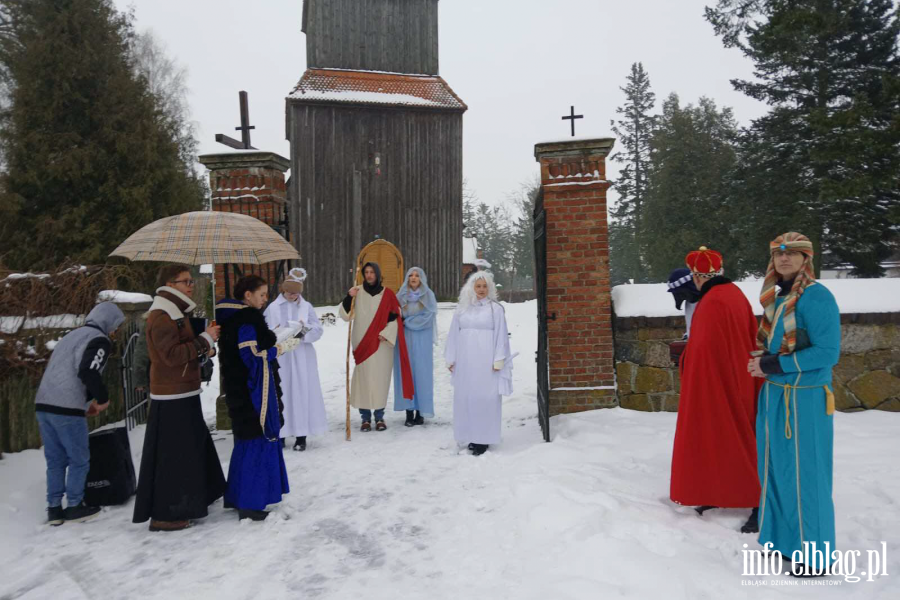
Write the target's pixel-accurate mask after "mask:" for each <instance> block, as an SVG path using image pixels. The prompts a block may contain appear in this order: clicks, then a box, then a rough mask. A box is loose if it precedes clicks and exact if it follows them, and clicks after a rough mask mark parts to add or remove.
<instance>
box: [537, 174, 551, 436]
mask: <svg viewBox="0 0 900 600" xmlns="http://www.w3.org/2000/svg"><path fill="white" fill-rule="evenodd" d="M546 224H547V220H546V216H545V214H544V189H543V188H541V190H540V192H538V197H537V199H536V200H535V203H534V285H535V292H536V295H537V319H538V343H537V352H536V353H535V362H537V401H538V420H539V421H540V423H541V433H543V435H544V441H545V442H549V441H550V361H549V357H548V354H547V229H546Z"/></svg>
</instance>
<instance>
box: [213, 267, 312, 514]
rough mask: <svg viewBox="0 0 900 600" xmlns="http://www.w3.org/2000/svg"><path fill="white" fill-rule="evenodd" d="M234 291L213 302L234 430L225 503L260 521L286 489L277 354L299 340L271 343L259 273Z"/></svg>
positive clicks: (241, 281)
mask: <svg viewBox="0 0 900 600" xmlns="http://www.w3.org/2000/svg"><path fill="white" fill-rule="evenodd" d="M234 295H235V297H236V298H238V299H237V300H232V299H226V300H221V301H219V302H218V303H217V304H216V321H217V322H218V323H219V324H220V325H221V326H222V337H221V338H220V339H219V350H220V354H219V363H220V365H221V367H222V374H223V382H222V383H223V387H224V390H223V391H224V392H225V401H226V403H227V405H228V414H229V415H230V416H231V429H232V432H233V433H234V450H233V451H232V453H231V463H230V464H229V466H228V489H227V490H226V491H225V508H236V509H237V510H238V518H240V519H252V520H254V521H262V520H263V519H265V518H266V517H267V516H268V514H269V513H267V512H266V511H265V508H266V506H268V505H269V504H276V503H278V502H281V496H282V494H287V493H288V492H289V491H290V489H289V487H288V479H287V469H285V466H284V455H283V453H282V444H281V439H280V437H279V431H280V430H281V427H282V425H283V424H284V421H283V420H282V416H281V413H282V409H283V405H282V403H281V398H280V396H281V394H280V386H279V378H278V360H277V358H278V356H279V355H280V354H282V353H283V352H286V351H288V350H289V349H292V348H294V347H296V346H297V344H298V343H299V340H297V339H295V338H290V339H289V340H287V341H285V342H282V343H281V344H276V336H275V334H274V333H273V332H272V331H271V330H270V329H269V327H268V325H267V324H266V319H265V317H264V316H263V313H262V309H263V308H264V307H265V305H266V302H267V300H268V285H267V284H266V281H265V280H264V279H262V278H261V277H258V276H256V275H248V276H246V277H242V278H241V279H239V280H238V281H237V283H236V284H235V286H234Z"/></svg>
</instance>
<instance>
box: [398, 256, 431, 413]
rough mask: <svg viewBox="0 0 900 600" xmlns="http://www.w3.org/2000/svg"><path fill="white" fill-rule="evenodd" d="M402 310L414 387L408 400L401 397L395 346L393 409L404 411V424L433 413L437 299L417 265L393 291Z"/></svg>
mask: <svg viewBox="0 0 900 600" xmlns="http://www.w3.org/2000/svg"><path fill="white" fill-rule="evenodd" d="M397 300H398V301H399V302H400V308H401V310H402V311H403V333H404V335H405V336H406V348H407V350H408V351H409V362H410V366H411V367H412V376H413V385H414V388H415V390H416V392H415V394H414V395H413V399H412V400H406V399H405V398H403V393H402V389H401V388H402V386H401V385H400V360H399V358H398V356H397V353H398V352H399V350H397V349H395V350H394V353H395V355H394V410H395V411H400V410H405V411H406V423H404V424H405V425H406V426H407V427H412V426H413V425H422V424H423V423H425V417H428V418H431V417H433V416H434V345H435V344H436V343H437V300H436V299H435V297H434V292H432V291H431V290H430V289H429V288H428V277H427V276H426V275H425V271H423V270H422V269H421V268H420V267H413V268H411V269H410V270H409V271H407V272H406V278H405V279H404V280H403V285H402V286H400V290H399V291H398V292H397Z"/></svg>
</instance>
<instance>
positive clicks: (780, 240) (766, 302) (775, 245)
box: [756, 231, 816, 354]
mask: <svg viewBox="0 0 900 600" xmlns="http://www.w3.org/2000/svg"><path fill="white" fill-rule="evenodd" d="M791 250H794V251H796V252H802V253H803V255H804V259H803V266H802V267H800V272H799V273H797V277H796V278H795V279H794V285H793V287H791V291H790V293H789V294H788V296H787V298H786V299H785V301H784V308H783V309H782V311H783V315H782V321H783V322H784V338H783V339H782V341H781V349H780V350H779V354H790V353H791V352H793V351H794V347H795V346H796V344H797V320H796V316H795V314H794V311H795V310H796V308H797V301H798V300H799V299H800V296H802V295H803V291H804V290H805V289H806V288H807V287H809V285H810V284H812V283H813V282H815V280H816V273H815V271H814V270H813V245H812V242H811V241H809V238H808V237H806V236H805V235H803V234H801V233H797V232H796V231H789V232H787V233H785V234H782V235H779V236H778V237H777V238H775V239H774V240H772V241H771V242H769V268H768V269H766V279H765V280H764V281H763V287H762V292H760V294H759V303H760V304H762V306H763V310H764V311H765V312H764V314H763V318H762V321H760V324H759V331H758V332H757V334H756V338H757V341H758V342H759V345H760V347H762V348H763V349H766V348H768V344H769V336H770V335H771V333H772V323H773V322H774V321H775V298H776V296H777V295H778V291H777V290H776V284H777V283H778V279H779V275H778V272H777V271H776V270H775V252H777V251H791Z"/></svg>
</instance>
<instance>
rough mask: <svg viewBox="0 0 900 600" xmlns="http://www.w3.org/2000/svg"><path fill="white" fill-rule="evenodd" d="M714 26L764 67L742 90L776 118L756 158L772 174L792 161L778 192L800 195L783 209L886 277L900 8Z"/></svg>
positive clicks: (819, 0)
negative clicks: (775, 161)
mask: <svg viewBox="0 0 900 600" xmlns="http://www.w3.org/2000/svg"><path fill="white" fill-rule="evenodd" d="M706 17H707V19H708V20H709V21H710V22H711V23H712V25H713V27H714V28H715V31H716V33H717V34H718V35H720V36H722V39H723V42H724V44H725V45H726V46H727V47H736V48H739V49H740V50H741V51H742V52H743V53H744V54H745V55H746V56H747V57H749V58H750V59H751V60H752V61H753V62H754V65H755V73H754V74H755V76H756V81H742V80H735V81H733V82H732V83H733V85H734V86H735V88H736V89H738V90H740V91H742V92H744V93H745V94H747V95H749V96H751V97H753V98H757V99H759V100H763V101H765V102H767V103H768V104H770V105H772V106H773V110H772V112H771V113H770V114H769V115H767V116H766V117H764V118H762V119H759V120H757V121H755V122H754V123H753V125H752V127H751V129H752V131H751V132H749V137H748V140H755V141H756V142H757V143H760V144H766V145H768V146H769V148H755V149H752V150H750V149H749V148H747V150H748V151H750V153H751V154H752V155H753V156H756V157H757V158H762V163H764V164H765V163H768V164H771V163H772V159H771V157H774V156H780V157H781V158H782V159H784V160H789V161H790V162H789V163H782V164H781V165H780V167H779V169H778V171H777V172H776V174H778V175H779V176H783V177H784V178H785V180H784V181H780V182H779V185H778V186H776V190H774V191H790V192H791V193H793V194H795V195H792V196H788V195H785V196H775V197H773V198H772V199H771V200H772V203H775V204H779V205H781V204H787V205H790V206H791V208H792V209H793V210H791V211H790V212H791V213H792V214H794V215H795V216H796V223H799V224H802V225H804V226H807V227H813V228H814V229H813V230H810V231H806V232H805V233H807V235H809V236H810V237H811V238H812V239H813V241H814V243H816V246H817V249H821V245H820V244H819V243H818V242H819V241H820V240H821V242H822V244H824V245H825V246H826V247H827V248H828V250H830V251H831V252H832V253H833V254H835V255H836V256H837V257H839V258H840V259H841V260H843V261H846V262H849V263H850V264H852V265H853V266H854V273H855V274H857V275H860V276H864V277H872V276H881V275H882V274H883V269H882V268H881V267H880V266H879V263H880V262H881V261H882V260H883V259H885V258H886V257H888V256H889V255H890V254H891V253H892V252H893V251H894V248H896V243H897V232H898V229H900V228H898V224H900V220H898V213H900V177H898V173H900V56H898V46H897V40H898V35H900V13H898V8H897V7H896V6H895V5H894V3H893V1H892V0H798V1H795V2H782V1H778V0H719V2H718V4H717V6H716V7H715V8H708V9H707V12H706ZM792 144H793V145H796V147H795V148H792V149H791V150H790V151H788V152H785V151H784V150H783V148H784V147H785V146H787V145H792ZM767 155H768V157H769V158H766V156H767ZM790 177H799V181H800V185H793V184H791V183H790V181H789V180H788V179H787V178H790ZM810 213H813V214H814V215H815V219H813V220H814V221H815V220H818V222H817V223H812V224H811V223H810V222H809V221H810V219H809V218H808V217H809V214H810ZM758 220H759V222H760V223H762V222H764V221H765V219H764V217H763V216H762V215H760V216H759V219H758ZM790 229H799V226H794V227H790ZM782 231H783V229H775V228H773V229H772V230H770V231H768V232H767V234H768V237H769V238H771V237H774V236H775V235H777V234H778V233H781V232H782Z"/></svg>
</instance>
